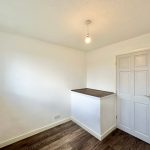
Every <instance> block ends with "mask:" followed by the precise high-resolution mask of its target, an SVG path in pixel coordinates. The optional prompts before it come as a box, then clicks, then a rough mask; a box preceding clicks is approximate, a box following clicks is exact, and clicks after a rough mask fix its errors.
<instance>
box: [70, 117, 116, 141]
mask: <svg viewBox="0 0 150 150" xmlns="http://www.w3.org/2000/svg"><path fill="white" fill-rule="evenodd" d="M71 120H72V121H73V122H75V123H76V124H78V125H79V126H80V127H81V128H83V129H85V130H86V131H87V132H89V133H90V134H92V135H93V136H94V137H96V138H97V139H98V140H100V141H102V140H103V139H104V138H105V137H106V136H108V135H109V134H110V133H111V132H112V131H114V130H115V129H116V125H114V126H112V127H111V128H109V129H108V130H107V131H106V132H105V133H104V134H102V135H101V134H98V133H96V132H95V131H93V130H92V129H90V128H89V127H87V126H86V125H85V124H83V123H81V122H80V121H78V120H77V119H75V118H73V117H71Z"/></svg>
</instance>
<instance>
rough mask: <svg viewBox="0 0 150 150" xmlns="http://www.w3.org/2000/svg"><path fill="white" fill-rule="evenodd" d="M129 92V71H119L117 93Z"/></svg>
mask: <svg viewBox="0 0 150 150" xmlns="http://www.w3.org/2000/svg"><path fill="white" fill-rule="evenodd" d="M129 92H130V72H129V71H120V73H119V93H120V94H129Z"/></svg>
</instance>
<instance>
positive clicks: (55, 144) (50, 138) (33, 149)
mask: <svg viewBox="0 0 150 150" xmlns="http://www.w3.org/2000/svg"><path fill="white" fill-rule="evenodd" d="M1 150H150V145H149V144H147V143H145V142H143V141H141V140H139V139H137V138H135V137H133V136H131V135H129V134H127V133H125V132H123V131H120V130H118V129H117V130H115V131H114V132H113V133H111V134H110V135H109V136H108V137H107V138H105V139H104V140H103V141H102V142H101V141H99V140H97V139H96V138H94V137H93V136H92V135H90V134H89V133H87V132H86V131H84V130H83V129H82V128H80V127H79V126H78V125H76V124H75V123H73V122H72V121H69V122H67V123H65V124H62V125H60V126H57V127H55V128H52V129H49V130H47V131H45V132H42V133H39V134H37V135H34V136H32V137H30V138H27V139H25V140H22V141H20V142H17V143H14V144H12V145H10V146H7V147H5V148H2V149H1Z"/></svg>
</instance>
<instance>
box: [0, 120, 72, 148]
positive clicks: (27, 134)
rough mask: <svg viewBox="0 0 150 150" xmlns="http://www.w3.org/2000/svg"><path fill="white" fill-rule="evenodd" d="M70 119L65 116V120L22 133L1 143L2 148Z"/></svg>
mask: <svg viewBox="0 0 150 150" xmlns="http://www.w3.org/2000/svg"><path fill="white" fill-rule="evenodd" d="M68 121H70V118H65V119H63V120H60V121H57V122H54V123H52V124H49V125H47V126H44V127H41V128H38V129H35V130H32V131H30V132H27V133H24V134H22V135H19V136H17V137H14V138H12V139H9V140H6V141H4V142H2V143H0V148H2V147H5V146H8V145H10V144H13V143H15V142H18V141H20V140H23V139H25V138H28V137H30V136H33V135H35V134H38V133H40V132H43V131H45V130H48V129H50V128H53V127H56V126H58V125H61V124H63V123H65V122H68Z"/></svg>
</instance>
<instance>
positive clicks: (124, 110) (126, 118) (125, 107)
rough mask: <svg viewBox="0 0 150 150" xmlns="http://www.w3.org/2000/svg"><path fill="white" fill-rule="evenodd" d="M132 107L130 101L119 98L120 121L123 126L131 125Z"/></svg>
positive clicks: (128, 126)
mask: <svg viewBox="0 0 150 150" xmlns="http://www.w3.org/2000/svg"><path fill="white" fill-rule="evenodd" d="M130 108H131V104H130V101H128V100H124V99H120V100H119V109H120V115H119V123H120V125H121V126H124V127H125V128H130V127H131V124H130V116H131V115H130V113H131V112H130Z"/></svg>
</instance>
